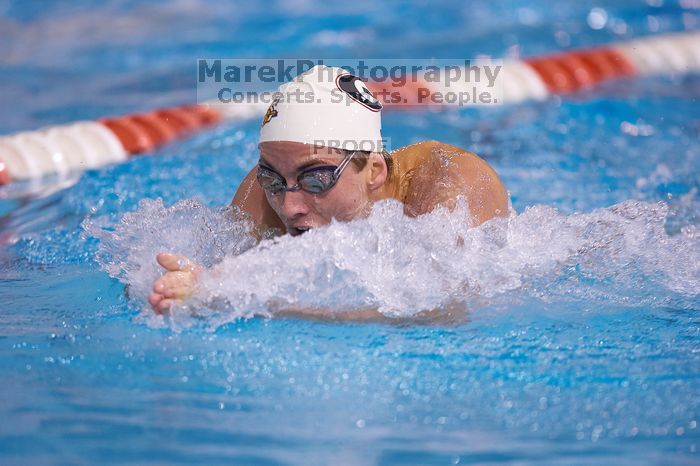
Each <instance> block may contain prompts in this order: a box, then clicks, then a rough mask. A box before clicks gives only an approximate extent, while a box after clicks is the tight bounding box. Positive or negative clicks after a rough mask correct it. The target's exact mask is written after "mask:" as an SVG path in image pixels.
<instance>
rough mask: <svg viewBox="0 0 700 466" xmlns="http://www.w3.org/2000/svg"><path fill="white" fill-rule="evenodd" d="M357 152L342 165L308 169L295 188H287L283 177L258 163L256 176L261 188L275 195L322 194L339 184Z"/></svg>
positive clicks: (341, 163) (351, 153) (300, 175)
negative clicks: (304, 192) (288, 193)
mask: <svg viewBox="0 0 700 466" xmlns="http://www.w3.org/2000/svg"><path fill="white" fill-rule="evenodd" d="M355 153H356V152H355V151H353V152H350V153H349V154H348V155H346V156H345V158H344V159H343V161H342V162H340V165H338V166H334V165H323V166H320V167H311V168H308V169H306V170H304V171H302V172H301V173H299V175H298V176H297V182H296V183H295V184H294V185H293V186H287V181H286V180H285V179H284V177H283V176H282V175H280V174H279V173H277V172H276V171H274V170H273V169H272V168H270V167H268V166H266V165H263V163H262V162H259V163H258V171H257V173H256V174H255V176H256V178H257V179H258V183H260V186H261V187H262V188H263V189H264V190H265V191H267V192H269V193H270V194H273V195H278V194H282V193H285V192H292V191H299V190H300V189H301V190H302V191H306V192H307V193H311V194H321V193H324V192H326V191H328V190H329V189H331V188H332V187H333V186H335V184H336V183H337V182H338V178H340V174H341V173H343V170H345V167H347V166H348V163H350V160H352V158H353V157H354V156H355Z"/></svg>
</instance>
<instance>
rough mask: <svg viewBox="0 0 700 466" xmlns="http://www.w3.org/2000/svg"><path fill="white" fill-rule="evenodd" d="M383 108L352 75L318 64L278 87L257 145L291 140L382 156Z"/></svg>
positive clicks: (362, 83) (340, 69)
mask: <svg viewBox="0 0 700 466" xmlns="http://www.w3.org/2000/svg"><path fill="white" fill-rule="evenodd" d="M381 109H382V104H381V103H380V102H379V101H378V100H377V99H376V98H375V97H374V96H373V95H372V93H371V92H370V91H369V89H367V86H366V85H365V83H364V82H363V81H362V80H361V79H360V78H358V77H357V76H353V75H351V74H350V73H349V72H348V71H347V70H344V69H342V68H335V67H329V66H325V65H317V66H315V67H313V68H311V69H310V70H309V71H307V72H306V73H302V74H300V75H299V76H297V77H296V78H294V79H293V80H292V81H290V82H288V83H285V84H283V85H281V86H280V87H279V89H278V94H277V95H276V98H275V100H274V101H273V102H272V104H271V105H270V108H268V110H267V113H266V114H265V118H263V123H262V127H261V128H260V142H266V141H292V142H301V143H305V144H314V145H321V146H328V147H336V148H339V149H346V150H367V151H372V152H381V151H382V150H383V149H384V144H383V143H382V134H381V129H382V121H381Z"/></svg>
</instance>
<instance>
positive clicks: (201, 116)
mask: <svg viewBox="0 0 700 466" xmlns="http://www.w3.org/2000/svg"><path fill="white" fill-rule="evenodd" d="M694 71H700V31H693V32H685V33H678V34H669V35H662V36H651V37H646V38H641V39H637V40H633V41H630V42H625V43H621V44H616V45H612V46H608V47H597V48H593V49H585V50H573V51H567V52H563V53H557V54H552V55H547V56H543V57H535V58H528V59H525V60H522V61H521V60H514V59H506V60H504V61H503V68H502V73H503V75H502V76H501V77H500V78H499V80H500V82H501V83H502V86H503V88H502V90H503V101H504V103H506V104H510V103H518V102H523V101H526V100H541V99H545V98H547V97H548V96H549V95H552V94H566V93H571V92H576V91H579V90H581V89H585V88H589V87H592V86H594V85H596V84H598V83H600V82H602V81H606V80H610V79H614V78H620V77H630V76H642V75H653V74H671V73H688V72H694ZM369 84H370V87H371V88H372V90H374V91H382V90H387V91H391V92H397V91H398V92H399V93H400V94H401V96H402V97H405V99H406V102H408V103H409V105H410V104H413V105H415V104H416V102H415V99H416V95H417V92H416V91H417V88H419V87H422V88H427V89H428V90H429V92H441V91H444V90H445V89H443V88H442V87H441V86H443V85H442V84H436V83H434V82H425V80H419V81H418V82H414V81H412V80H407V84H406V86H404V87H402V88H395V87H393V86H391V88H389V86H390V84H389V83H386V84H382V83H369ZM464 84H465V85H466V84H468V83H464ZM472 85H473V84H472ZM450 90H452V91H459V89H455V88H454V87H451V89H450ZM425 102H429V104H432V102H431V101H430V99H426V100H425ZM404 105H405V104H404ZM433 105H434V104H433ZM387 107H391V105H390V104H388V105H387ZM266 110H267V106H266V105H256V106H254V105H249V104H246V105H235V104H234V105H220V104H216V102H211V103H210V104H202V105H187V106H181V107H175V108H168V109H159V110H155V111H152V112H147V113H138V114H133V115H126V116H121V117H115V118H105V119H101V120H98V121H97V122H92V121H85V122H77V123H73V124H69V125H61V126H52V127H49V128H44V129H40V130H38V131H29V132H21V133H17V134H14V135H9V136H3V137H0V185H3V184H8V183H10V182H12V181H16V180H27V179H36V178H40V177H43V176H46V175H50V174H64V173H67V172H71V171H78V170H84V169H89V168H96V167H100V166H104V165H108V164H111V163H116V162H120V161H123V160H125V159H127V158H128V157H130V156H134V155H138V154H141V153H144V152H148V151H150V150H152V149H154V148H155V147H157V146H159V145H161V144H163V143H166V142H169V141H172V140H173V139H175V138H177V137H181V136H186V135H189V134H192V133H194V132H196V131H197V130H199V129H201V128H203V127H206V126H210V125H212V124H215V123H217V122H219V121H221V120H226V121H243V120H248V119H251V118H259V117H261V116H262V115H264V113H265V111H266Z"/></svg>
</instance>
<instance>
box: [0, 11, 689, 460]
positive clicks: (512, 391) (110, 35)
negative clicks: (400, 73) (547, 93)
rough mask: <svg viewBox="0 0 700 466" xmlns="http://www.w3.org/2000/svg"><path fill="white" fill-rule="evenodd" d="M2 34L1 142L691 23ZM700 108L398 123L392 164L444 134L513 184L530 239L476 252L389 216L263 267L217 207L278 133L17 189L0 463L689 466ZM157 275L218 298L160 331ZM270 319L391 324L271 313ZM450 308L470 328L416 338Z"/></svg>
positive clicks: (1, 221)
mask: <svg viewBox="0 0 700 466" xmlns="http://www.w3.org/2000/svg"><path fill="white" fill-rule="evenodd" d="M596 8H598V9H597V10H594V9H596ZM601 17H604V18H605V21H604V24H603V26H602V27H600V28H598V27H599V26H600V18H601ZM0 22H1V26H0V37H2V38H3V40H2V41H0V88H2V89H3V91H2V93H0V133H3V134H4V133H11V132H14V131H19V130H22V129H33V128H38V127H41V126H43V125H49V124H57V123H63V122H70V121H74V120H78V119H94V118H98V117H101V116H104V115H114V114H121V113H127V112H132V111H140V110H149V109H151V108H153V107H156V106H167V105H176V104H180V103H184V102H192V101H194V99H195V98H196V93H195V88H194V79H195V74H194V69H195V60H196V59H197V58H201V57H278V56H283V57H284V56H312V57H317V56H320V57H324V56H327V57H330V56H335V57H339V56H348V57H359V56H371V57H379V58H381V57H387V58H412V57H432V56H437V57H445V58H452V57H462V56H464V57H472V56H476V55H477V54H480V53H490V54H493V55H495V56H507V55H508V56H512V55H514V54H521V55H522V56H532V55H537V54H542V53H546V52H548V51H554V50H560V49H561V48H566V47H583V46H591V45H598V44H605V43H609V42H614V41H620V40H625V39H630V38H635V37H641V36H644V35H648V34H653V33H664V32H672V31H682V30H685V29H693V28H697V27H698V25H699V24H700V11H699V10H698V7H697V5H695V4H694V3H693V2H686V1H679V2H655V1H649V2H640V1H624V2H616V3H615V5H614V6H609V7H608V6H602V7H601V5H600V4H599V3H597V2H587V1H582V2H576V4H575V5H574V4H552V2H544V1H534V2H529V3H528V5H527V6H523V5H520V4H517V3H515V2H501V3H499V4H498V5H492V4H490V3H487V2H470V4H469V6H468V7H466V6H464V5H460V4H458V3H455V4H453V3H451V2H424V3H419V4H417V5H411V6H409V5H406V4H403V3H398V2H381V3H373V2H355V3H353V4H352V5H350V4H345V5H342V6H334V5H332V4H328V3H327V2H326V3H323V2H312V1H309V2H307V1H303V2H301V1H293V2H275V3H274V4H273V5H272V6H267V5H266V6H263V5H254V4H248V3H245V4H236V3H233V2H229V3H222V4H217V6H216V7H215V8H214V7H212V6H211V5H210V4H208V3H205V2H201V1H199V0H191V1H153V2H147V3H141V2H133V1H126V0H124V1H110V2H96V1H80V2H71V3H70V4H65V3H61V4H59V3H56V4H53V3H50V4H49V3H45V2H36V3H29V2H19V1H17V2H0ZM698 96H700V77H699V76H697V75H688V76H680V75H677V76H664V77H652V78H644V79H635V80H625V81H618V82H612V83H608V84H606V85H604V86H602V87H599V88H596V89H594V90H590V91H586V92H583V93H580V94H577V95H573V96H568V97H563V98H559V97H554V98H551V99H549V100H547V101H544V102H531V103H525V104H521V105H517V106H503V107H491V108H479V109H474V108H466V109H451V110H449V111H444V112H433V111H430V112H420V111H413V112H396V111H395V112H389V111H387V112H386V113H385V115H384V122H383V130H384V133H385V135H387V136H389V137H390V138H391V143H392V146H393V147H400V146H402V145H405V144H410V143H413V142H416V141H420V140H424V139H437V140H440V141H444V142H447V143H451V144H454V145H457V146H461V147H464V148H467V149H469V150H472V151H473V152H475V153H477V154H479V155H481V156H482V157H484V158H485V159H486V160H488V162H489V163H490V164H491V165H492V166H493V167H494V168H495V169H496V171H497V172H498V173H499V175H500V176H501V178H502V179H503V181H504V183H505V184H506V186H507V187H508V189H509V190H510V193H511V199H512V203H513V207H514V209H515V211H516V212H517V214H514V215H513V216H512V217H511V218H510V219H507V220H502V221H494V222H489V223H487V224H485V225H483V226H482V227H479V228H476V229H468V228H466V227H465V226H464V225H463V224H462V223H461V222H460V221H459V212H458V213H456V214H449V213H447V212H436V213H434V214H431V215H428V216H425V217H422V218H419V219H414V220H409V219H406V218H403V217H402V216H401V215H400V208H399V206H396V205H394V204H392V203H384V204H381V205H378V206H377V207H376V209H375V211H374V212H373V213H372V215H370V217H369V218H368V219H365V220H361V221H357V222H352V223H349V224H333V225H330V226H329V227H327V228H323V229H318V230H316V231H311V232H309V233H307V234H305V235H303V236H301V237H299V238H287V237H285V238H281V239H279V240H277V241H268V242H265V243H263V244H262V245H260V246H257V247H255V246H253V244H252V242H251V240H250V238H249V237H248V236H247V234H246V230H245V226H244V225H242V224H241V223H239V222H236V221H233V220H231V216H230V215H229V214H230V212H228V211H227V210H225V209H224V210H222V208H223V207H224V206H225V205H226V204H227V203H228V202H230V200H231V198H232V196H233V194H234V192H235V188H236V187H237V185H238V183H239V182H240V180H241V179H242V178H243V176H244V175H245V173H247V171H248V170H249V169H250V168H251V167H252V166H253V164H254V163H255V161H256V160H257V152H256V145H257V131H258V128H259V122H258V121H251V122H246V123H236V124H231V125H223V126H219V127H216V128H213V129H211V130H209V131H207V132H204V133H202V134H199V135H197V136H195V137H192V138H190V139H187V140H184V141H180V142H177V143H174V144H170V145H168V146H164V147H162V148H161V149H159V150H158V151H157V152H156V153H155V154H153V155H149V156H144V157H138V158H134V159H131V160H129V161H128V162H126V163H124V164H120V165H116V166H111V167H106V168H104V169H100V170H94V171H90V172H87V173H84V174H82V175H76V177H75V180H74V181H75V183H74V184H71V183H64V184H63V185H62V186H56V185H55V183H52V182H51V180H47V181H45V182H41V183H38V184H20V185H13V186H10V187H5V188H2V189H0V278H1V279H2V281H0V303H2V311H1V313H2V314H1V316H2V317H1V318H0V377H1V379H2V383H0V419H2V420H3V422H1V423H0V463H2V464H94V463H120V464H129V463H132V464H187V463H208V464H220V463H224V464H262V465H278V464H279V465H293V464H294V465H296V464H299V465H309V464H338V465H365V464H377V465H394V464H416V465H432V464H436V465H437V464H446V465H449V464H469V463H479V464H499V463H517V464H540V463H546V464H611V463H614V464H635V465H636V464H695V463H697V462H698V456H699V455H700V453H699V452H698V449H700V428H698V421H699V420H700V419H699V418H700V401H698V400H700V396H698V395H699V394H700V343H699V342H700V317H699V314H698V312H699V310H700V306H699V302H700V301H699V299H698V290H699V289H700V286H699V284H700V268H699V265H698V264H700V241H699V239H698V238H699V236H698V226H699V225H700V219H699V218H698V214H699V212H700V209H699V207H700V201H699V199H698V188H699V186H700V177H699V175H698V174H699V173H700V158H699V157H698V156H699V155H700V143H698V140H699V138H698V132H699V131H700V106H699V105H698ZM457 237H460V238H462V240H463V241H464V245H463V246H461V247H454V244H455V238H457ZM160 250H173V251H177V252H181V253H186V254H188V255H190V256H192V257H194V258H196V259H197V260H200V261H202V262H204V263H207V264H214V263H219V262H220V263H221V264H222V267H224V270H226V272H227V274H226V276H225V279H224V280H209V281H207V282H206V286H205V287H204V288H205V290H204V292H203V293H202V295H201V296H197V297H196V298H195V299H194V300H193V302H192V303H191V304H190V306H189V307H188V308H186V309H181V310H179V311H178V312H176V313H174V315H173V316H172V318H170V319H165V320H164V319H162V318H160V317H156V316H154V315H153V314H152V313H151V312H150V311H149V310H148V309H147V306H145V305H144V300H145V296H146V294H147V292H148V289H149V287H150V286H151V284H152V282H153V279H155V277H157V275H158V273H159V272H158V268H157V267H156V265H155V263H154V262H153V256H154V255H155V253H157V252H158V251H160ZM213 298H215V299H213ZM274 300H278V301H282V302H290V303H300V304H303V305H318V306H323V307H326V308H328V309H332V310H335V311H336V312H338V313H340V312H343V311H344V310H345V309H347V308H348V307H354V306H361V305H370V306H375V307H378V308H380V310H382V312H384V313H385V314H386V315H387V316H388V321H387V322H382V323H330V322H318V321H307V320H299V319H281V318H275V317H274V309H273V307H271V305H270V302H271V301H274ZM455 301H456V302H458V303H459V304H460V305H461V306H466V307H467V308H468V309H469V312H468V314H467V316H466V317H465V318H464V319H462V320H460V321H458V322H451V323H441V324H436V325H425V324H419V323H416V322H412V321H411V318H412V316H413V315H414V314H415V313H416V312H417V311H418V310H420V309H421V308H424V307H426V306H427V307H435V308H445V307H447V306H448V305H449V304H450V303H452V302H455ZM193 314H194V316H193ZM265 316H267V317H265Z"/></svg>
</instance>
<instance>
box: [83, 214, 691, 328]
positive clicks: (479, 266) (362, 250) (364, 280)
mask: <svg viewBox="0 0 700 466" xmlns="http://www.w3.org/2000/svg"><path fill="white" fill-rule="evenodd" d="M667 215H668V207H667V206H666V205H665V204H663V203H658V204H649V203H644V202H640V201H625V202H622V203H620V204H616V205H614V206H612V207H609V208H604V209H598V210H595V211H593V212H590V213H580V214H572V215H565V214H562V213H560V212H558V211H557V210H556V209H554V208H551V207H547V206H543V205H538V206H533V207H530V208H528V209H526V210H525V211H524V212H522V213H520V214H515V213H513V214H512V215H511V216H510V217H508V218H499V219H494V220H491V221H489V222H486V223H484V224H483V225H481V226H479V227H476V228H470V227H468V225H467V223H468V222H467V221H466V219H468V217H469V213H468V207H467V206H466V204H465V203H464V202H460V203H459V204H458V206H457V208H456V209H455V210H454V211H453V212H449V211H447V210H446V209H437V210H436V211H434V212H433V213H431V214H428V215H423V216H420V217H417V218H409V217H406V216H405V215H404V214H403V209H402V206H401V205H400V204H399V203H398V202H396V201H383V202H380V203H377V204H375V206H374V208H373V210H372V212H371V214H370V215H369V217H368V218H366V219H360V220H356V221H353V222H349V223H340V222H334V223H331V224H330V225H327V226H325V227H321V228H316V229H313V230H311V231H309V232H307V233H305V234H303V235H302V236H299V237H291V236H289V235H285V236H281V237H276V238H273V239H266V240H263V241H262V242H260V243H259V244H256V241H255V240H254V239H253V236H252V235H251V225H250V223H249V222H247V221H246V220H245V219H244V218H242V217H241V216H240V215H235V211H233V210H232V209H231V208H226V209H219V210H216V209H208V208H206V207H204V206H202V205H201V204H200V203H198V202H197V201H194V200H187V201H181V202H179V203H177V204H175V205H174V206H172V207H170V208H165V207H164V206H163V205H162V203H161V202H160V201H143V202H142V203H141V204H140V207H139V210H137V211H136V212H132V213H129V214H127V215H126V216H124V218H123V219H122V220H121V221H120V222H119V223H118V224H116V225H114V226H113V227H111V228H110V227H104V226H102V227H99V228H98V227H96V223H95V222H93V223H91V224H89V225H87V226H86V229H87V230H88V231H89V232H90V233H91V234H92V235H93V236H97V237H99V238H100V240H101V244H100V246H99V253H98V255H97V259H98V262H100V264H101V265H102V267H103V268H104V269H105V270H106V271H107V272H108V273H109V274H110V275H112V276H113V277H116V278H119V279H120V280H121V281H122V282H124V283H125V284H127V285H128V286H129V289H130V295H131V296H132V299H134V300H135V301H136V302H138V303H139V305H140V306H142V309H143V316H144V317H147V318H148V320H149V321H150V322H151V323H157V322H158V319H159V318H155V317H152V316H153V313H152V311H151V310H150V309H149V308H148V306H147V304H146V298H147V296H148V293H149V292H150V289H151V286H152V284H153V282H154V281H155V280H156V279H157V278H158V276H159V275H160V272H161V271H160V270H159V267H158V266H157V264H156V263H155V259H154V257H155V255H156V254H157V253H158V252H161V251H170V252H175V253H180V254H183V255H186V256H188V257H190V258H192V259H193V260H194V261H196V262H199V263H202V264H204V265H205V266H207V267H209V270H208V271H207V272H205V273H204V274H203V276H202V277H201V280H200V287H199V291H198V292H197V293H196V294H195V295H194V296H193V297H191V298H190V299H189V300H187V301H186V302H185V303H184V304H183V305H182V306H179V307H177V308H176V309H174V310H173V312H172V313H171V315H170V317H169V320H168V321H167V323H168V325H171V326H172V327H173V328H181V327H187V326H190V325H194V324H201V323H202V322H203V323H205V325H207V326H209V327H210V328H217V327H219V326H220V325H223V324H226V323H229V322H232V321H234V320H236V319H239V318H248V317H251V316H254V315H261V316H266V317H274V315H275V313H276V312H278V311H279V310H289V309H298V308H313V309H324V310H325V311H327V312H329V313H342V312H345V311H348V310H356V309H365V308H371V309H377V310H378V311H379V312H380V313H382V314H384V315H385V316H387V317H389V318H411V317H413V316H416V314H418V313H419V312H420V311H423V310H433V309H438V310H440V309H444V308H446V307H447V306H449V305H450V304H451V303H454V302H459V303H461V304H462V305H463V306H464V307H465V308H469V309H474V308H477V307H479V306H483V305H484V304H488V303H493V302H501V303H503V302H514V301H518V300H522V299H530V298H536V299H541V300H545V301H552V300H567V301H568V300H586V301H591V300H593V302H594V303H598V304H612V303H614V304H619V305H645V306H666V305H674V306H680V307H685V308H692V307H693V306H694V305H695V304H694V303H695V302H696V300H697V293H698V291H697V290H698V289H699V287H698V284H699V283H700V266H699V265H698V264H700V242H699V241H698V230H697V228H696V227H694V226H685V227H684V228H682V229H681V230H680V232H678V233H677V234H674V235H669V234H668V233H667V232H666V230H665V229H664V222H665V219H666V217H667ZM214 264H216V265H214ZM212 265H214V266H213V267H212ZM499 300H500V301H499Z"/></svg>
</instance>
